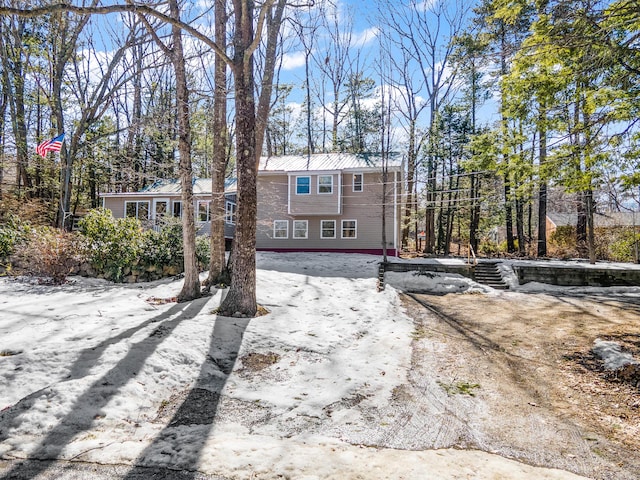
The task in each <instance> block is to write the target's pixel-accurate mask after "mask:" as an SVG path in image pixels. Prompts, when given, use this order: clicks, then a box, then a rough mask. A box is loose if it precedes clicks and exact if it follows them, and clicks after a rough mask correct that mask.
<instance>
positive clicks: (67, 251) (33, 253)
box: [15, 227, 81, 284]
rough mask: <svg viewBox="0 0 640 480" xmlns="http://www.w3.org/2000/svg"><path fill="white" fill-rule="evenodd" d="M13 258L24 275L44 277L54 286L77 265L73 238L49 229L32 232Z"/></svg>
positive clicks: (77, 257) (35, 229) (77, 240)
mask: <svg viewBox="0 0 640 480" xmlns="http://www.w3.org/2000/svg"><path fill="white" fill-rule="evenodd" d="M15 257H17V261H18V264H19V265H20V267H21V270H22V271H24V272H25V273H29V274H35V275H45V276H48V277H51V279H52V280H53V282H54V283H58V284H60V283H64V282H65V281H66V279H67V275H70V274H72V273H74V272H76V271H77V270H78V266H79V264H80V262H81V253H80V248H79V239H78V236H77V235H76V234H73V233H68V232H64V231H61V230H57V229H55V228H51V227H38V228H34V229H32V230H31V232H30V235H29V238H28V240H27V241H26V242H23V243H21V244H20V245H19V246H18V248H17V249H16V253H15Z"/></svg>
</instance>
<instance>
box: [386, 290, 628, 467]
mask: <svg viewBox="0 0 640 480" xmlns="http://www.w3.org/2000/svg"><path fill="white" fill-rule="evenodd" d="M404 302H405V306H406V308H407V312H408V314H409V315H410V316H411V317H412V318H414V319H415V322H416V330H415V333H414V336H415V341H414V351H413V367H414V368H413V369H412V372H411V374H410V383H409V384H408V385H406V386H403V387H402V388H401V389H399V391H398V392H397V398H396V401H397V404H398V405H400V404H402V403H403V402H404V404H405V406H406V408H411V409H412V410H413V412H420V413H418V415H420V416H424V428H422V429H420V428H416V437H415V438H416V445H415V447H416V448H442V447H462V448H478V449H481V450H484V451H488V452H494V453H498V454H500V455H503V456H505V457H509V458H515V459H518V460H520V461H523V462H525V463H529V464H532V465H544V466H548V467H554V468H560V469H565V470H569V471H572V472H575V473H577V474H580V475H584V476H587V477H591V478H597V479H621V480H622V479H633V478H639V475H640V474H638V472H640V454H639V453H638V452H639V451H640V390H639V389H638V388H637V387H634V386H631V385H628V384H624V383H621V382H619V381H616V380H615V379H611V378H607V376H606V374H605V373H604V372H602V371H601V370H600V369H599V364H598V362H596V361H595V360H594V358H593V357H592V356H591V354H590V350H591V348H592V346H593V342H594V340H595V339H596V338H603V339H607V340H616V341H619V342H621V343H622V344H623V345H624V346H625V347H626V348H627V349H628V350H629V351H631V352H632V353H633V354H634V356H635V357H636V358H640V304H639V302H640V299H638V298H637V297H624V296H615V295H611V296H596V297H590V298H586V297H578V296H562V295H549V294H525V293H515V292H505V293H500V294H496V295H480V294H475V295H471V294H466V295H465V294H448V295H443V296H436V295H408V296H405V297H404ZM524 305H526V306H527V308H526V309H524V308H523V306H524ZM434 384H435V385H434ZM410 423H411V424H413V425H414V426H416V425H417V424H420V423H421V422H420V421H417V422H416V419H415V418H412V420H411V422H410Z"/></svg>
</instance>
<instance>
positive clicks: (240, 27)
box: [219, 0, 258, 317]
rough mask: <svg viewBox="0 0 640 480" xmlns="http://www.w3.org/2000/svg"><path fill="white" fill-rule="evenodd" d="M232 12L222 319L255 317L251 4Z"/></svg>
mask: <svg viewBox="0 0 640 480" xmlns="http://www.w3.org/2000/svg"><path fill="white" fill-rule="evenodd" d="M233 6H234V11H235V34H234V58H233V73H234V85H235V110H236V169H237V172H238V213H237V218H238V221H237V224H236V236H235V242H234V248H233V251H232V252H231V255H232V257H233V258H232V264H233V269H232V273H231V287H230V288H229V292H228V293H227V296H226V297H225V299H224V301H223V302H222V304H221V305H220V308H219V312H220V314H221V315H227V316H232V315H243V316H248V317H253V316H255V314H256V312H257V310H258V306H257V302H256V221H257V176H258V174H257V167H256V136H255V132H256V113H255V99H254V93H253V91H254V90H253V89H254V85H253V52H252V51H251V44H252V42H253V39H254V35H253V6H254V2H253V0H233Z"/></svg>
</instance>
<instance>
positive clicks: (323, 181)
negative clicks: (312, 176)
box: [318, 175, 333, 194]
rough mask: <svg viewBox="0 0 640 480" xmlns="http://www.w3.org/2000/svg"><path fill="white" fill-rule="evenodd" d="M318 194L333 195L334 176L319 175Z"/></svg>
mask: <svg viewBox="0 0 640 480" xmlns="http://www.w3.org/2000/svg"><path fill="white" fill-rule="evenodd" d="M318 193H329V194H330V193H333V175H318Z"/></svg>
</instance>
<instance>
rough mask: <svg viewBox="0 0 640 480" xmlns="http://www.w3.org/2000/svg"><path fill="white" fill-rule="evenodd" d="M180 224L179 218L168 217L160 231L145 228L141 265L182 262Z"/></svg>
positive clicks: (180, 264) (177, 263)
mask: <svg viewBox="0 0 640 480" xmlns="http://www.w3.org/2000/svg"><path fill="white" fill-rule="evenodd" d="M183 258H184V250H183V248H182V224H181V223H180V220H179V219H175V218H168V219H165V220H164V221H163V223H162V228H161V229H160V231H158V232H156V231H155V230H147V231H146V232H145V234H144V241H143V245H142V250H141V252H140V263H142V264H143V265H157V266H165V265H167V266H168V265H176V266H182V264H183V263H184V260H183Z"/></svg>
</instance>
